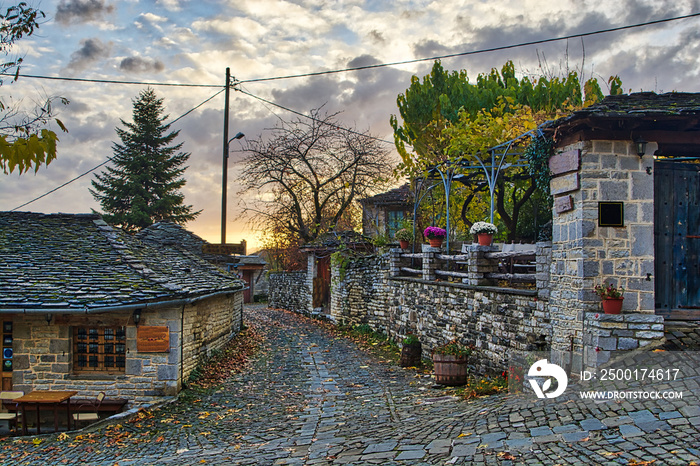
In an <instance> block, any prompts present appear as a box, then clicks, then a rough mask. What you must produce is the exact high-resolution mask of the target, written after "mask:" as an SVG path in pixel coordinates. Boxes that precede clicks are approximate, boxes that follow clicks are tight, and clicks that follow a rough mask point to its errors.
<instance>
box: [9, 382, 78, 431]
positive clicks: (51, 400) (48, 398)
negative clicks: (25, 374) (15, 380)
mask: <svg viewBox="0 0 700 466" xmlns="http://www.w3.org/2000/svg"><path fill="white" fill-rule="evenodd" d="M77 394H78V392H75V391H59V390H34V391H33V392H31V393H28V394H27V395H24V396H21V397H19V398H15V399H14V400H12V401H13V402H14V403H17V404H18V405H19V406H20V408H21V409H22V433H23V434H24V435H27V416H26V407H27V406H28V405H34V406H36V433H37V435H38V434H40V433H41V418H40V417H39V416H40V414H41V409H40V408H41V406H42V405H44V406H53V427H54V432H58V405H60V404H61V403H63V402H66V413H67V415H68V430H70V421H71V414H70V398H71V397H72V396H74V395H77Z"/></svg>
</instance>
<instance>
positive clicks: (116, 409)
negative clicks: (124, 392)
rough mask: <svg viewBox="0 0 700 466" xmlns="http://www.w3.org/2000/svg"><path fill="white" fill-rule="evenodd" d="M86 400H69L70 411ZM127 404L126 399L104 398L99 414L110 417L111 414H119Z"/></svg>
mask: <svg viewBox="0 0 700 466" xmlns="http://www.w3.org/2000/svg"><path fill="white" fill-rule="evenodd" d="M86 401H87V400H86V399H84V398H71V400H70V405H71V411H74V409H73V407H74V406H75V405H78V404H80V403H85V402H86ZM128 402H129V400H127V399H126V398H105V399H104V400H102V404H100V409H99V412H100V413H105V414H108V415H109V416H111V415H112V414H117V413H121V412H122V410H123V409H124V406H126V404H127V403H128Z"/></svg>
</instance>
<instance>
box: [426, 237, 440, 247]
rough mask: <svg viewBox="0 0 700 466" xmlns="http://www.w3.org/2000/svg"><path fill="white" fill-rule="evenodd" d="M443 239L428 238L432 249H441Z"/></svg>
mask: <svg viewBox="0 0 700 466" xmlns="http://www.w3.org/2000/svg"><path fill="white" fill-rule="evenodd" d="M442 240H443V238H428V242H429V243H430V247H431V248H439V247H441V246H442Z"/></svg>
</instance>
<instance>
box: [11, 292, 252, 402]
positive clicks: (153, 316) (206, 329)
mask: <svg viewBox="0 0 700 466" xmlns="http://www.w3.org/2000/svg"><path fill="white" fill-rule="evenodd" d="M242 308H243V293H242V292H236V293H231V294H228V295H222V296H217V297H211V298H207V299H204V300H201V301H198V302H196V303H194V304H180V305H171V306H167V307H162V308H153V309H144V310H142V312H141V322H140V323H139V327H142V326H167V327H168V329H169V338H170V341H169V348H168V351H167V352H159V353H144V352H139V351H138V349H137V332H138V329H137V327H136V326H135V325H134V322H133V319H132V312H131V311H129V312H125V311H121V312H117V311H115V312H110V313H102V314H58V313H57V314H56V315H55V316H54V317H53V320H52V321H51V323H50V324H47V322H46V315H45V314H14V315H6V316H4V317H3V319H4V320H7V319H11V320H12V322H13V351H14V357H13V362H14V366H13V373H12V385H13V390H21V391H24V392H25V393H28V392H30V391H32V390H75V391H78V395H77V396H78V397H86V398H90V397H94V396H96V395H97V393H99V392H100V391H104V392H105V393H106V395H107V396H108V397H111V398H126V399H128V400H129V401H130V403H136V404H139V403H147V402H152V401H155V400H158V399H159V398H160V397H163V396H172V395H175V394H177V392H178V391H179V390H180V389H181V387H182V381H183V380H186V379H187V376H188V375H189V372H190V371H191V370H192V369H193V368H194V367H196V365H197V364H198V363H200V362H201V361H202V360H203V359H204V358H205V357H206V356H208V355H209V354H210V353H211V351H212V350H214V349H219V348H221V347H222V346H223V345H225V344H226V343H227V342H228V341H229V340H230V338H231V337H232V336H233V335H234V334H235V333H236V332H238V331H239V330H240V328H241V327H240V326H241V316H242ZM183 310H184V317H183ZM183 322H184V330H185V332H184V335H185V337H184V341H182V340H181V339H182V335H183V333H182V331H181V329H182V328H183ZM79 326H85V327H90V326H92V327H125V330H126V351H127V352H126V366H125V369H124V372H121V373H120V372H116V373H113V374H108V373H100V372H95V373H90V374H86V373H75V372H74V371H73V364H74V357H73V329H74V328H75V327H79ZM181 342H182V343H181ZM183 349H184V351H183Z"/></svg>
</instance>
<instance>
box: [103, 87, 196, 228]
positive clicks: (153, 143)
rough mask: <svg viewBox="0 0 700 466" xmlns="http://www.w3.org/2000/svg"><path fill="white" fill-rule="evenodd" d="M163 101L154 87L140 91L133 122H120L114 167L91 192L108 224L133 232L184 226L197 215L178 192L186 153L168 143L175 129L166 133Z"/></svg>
mask: <svg viewBox="0 0 700 466" xmlns="http://www.w3.org/2000/svg"><path fill="white" fill-rule="evenodd" d="M162 113H163V99H159V98H158V97H157V96H156V93H155V92H154V91H153V89H150V88H149V89H146V90H144V91H141V93H140V94H139V96H138V98H137V99H136V100H135V101H134V111H133V118H134V122H133V123H127V122H125V121H124V120H121V122H122V125H123V126H124V127H125V129H121V128H116V131H117V135H118V136H119V138H120V139H121V144H117V143H114V144H113V145H112V150H113V151H114V156H113V157H112V162H113V165H114V166H113V167H107V169H106V170H105V171H103V172H102V173H100V174H96V175H95V178H96V180H92V186H93V188H94V189H90V193H91V194H92V195H93V197H94V198H95V200H97V201H98V202H99V203H100V205H101V206H102V209H103V210H104V212H105V214H104V219H105V221H106V222H108V223H111V224H113V225H116V226H119V227H121V228H123V229H124V230H126V231H130V232H135V231H138V230H140V229H142V228H145V227H147V226H149V225H151V224H153V223H155V222H159V221H163V220H165V221H170V222H174V223H178V224H184V223H186V222H188V221H190V220H194V219H195V218H196V217H197V216H198V215H199V214H200V212H201V211H197V212H193V211H192V206H188V205H183V201H184V195H183V194H182V193H181V192H180V188H182V187H183V186H184V185H185V179H184V178H182V174H183V173H184V171H185V170H186V169H187V167H186V166H183V164H184V163H185V162H186V161H187V159H189V157H190V154H189V153H185V152H180V148H181V147H182V143H180V144H176V145H172V146H171V145H170V144H171V143H172V141H173V140H174V139H175V138H176V137H177V136H178V134H179V131H172V132H170V133H168V130H169V128H170V125H164V124H163V121H164V120H165V119H166V118H168V116H167V115H165V116H161V114H162Z"/></svg>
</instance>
